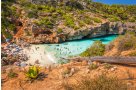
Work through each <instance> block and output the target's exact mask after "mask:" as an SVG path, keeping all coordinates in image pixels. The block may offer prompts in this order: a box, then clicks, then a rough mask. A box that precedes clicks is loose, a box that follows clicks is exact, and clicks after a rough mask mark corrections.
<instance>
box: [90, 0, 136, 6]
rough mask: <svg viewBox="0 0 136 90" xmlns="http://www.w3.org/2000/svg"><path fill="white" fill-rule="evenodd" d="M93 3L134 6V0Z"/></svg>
mask: <svg viewBox="0 0 136 90" xmlns="http://www.w3.org/2000/svg"><path fill="white" fill-rule="evenodd" d="M93 1H96V2H101V3H105V4H128V5H130V4H131V5H133V4H136V0H93Z"/></svg>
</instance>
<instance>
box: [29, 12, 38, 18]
mask: <svg viewBox="0 0 136 90" xmlns="http://www.w3.org/2000/svg"><path fill="white" fill-rule="evenodd" d="M37 13H38V11H37V10H31V11H29V12H28V17H29V18H37V17H38V15H37Z"/></svg>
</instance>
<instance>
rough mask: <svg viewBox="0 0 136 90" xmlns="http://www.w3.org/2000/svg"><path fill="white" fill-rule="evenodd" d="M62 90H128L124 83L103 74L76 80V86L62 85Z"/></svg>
mask: <svg viewBox="0 0 136 90" xmlns="http://www.w3.org/2000/svg"><path fill="white" fill-rule="evenodd" d="M62 86H63V87H64V90H128V87H127V85H126V83H124V82H123V81H122V80H119V79H118V78H116V77H113V76H111V77H108V76H106V75H105V74H102V75H99V76H95V78H90V77H89V76H88V77H82V79H79V80H77V84H69V83H68V82H65V83H63V84H62Z"/></svg>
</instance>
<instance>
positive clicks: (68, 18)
mask: <svg viewBox="0 0 136 90" xmlns="http://www.w3.org/2000/svg"><path fill="white" fill-rule="evenodd" d="M63 18H64V19H65V25H66V26H68V27H71V28H74V27H75V21H74V18H73V17H72V15H70V14H66V15H64V16H63Z"/></svg>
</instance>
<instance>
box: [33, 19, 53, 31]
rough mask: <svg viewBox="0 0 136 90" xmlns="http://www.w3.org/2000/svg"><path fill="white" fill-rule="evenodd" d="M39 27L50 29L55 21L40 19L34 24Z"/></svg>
mask: <svg viewBox="0 0 136 90" xmlns="http://www.w3.org/2000/svg"><path fill="white" fill-rule="evenodd" d="M35 23H36V24H37V25H39V26H45V27H46V28H49V29H52V28H53V26H54V24H55V21H54V20H53V19H52V18H47V17H45V18H41V19H40V20H39V21H38V22H35Z"/></svg>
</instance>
